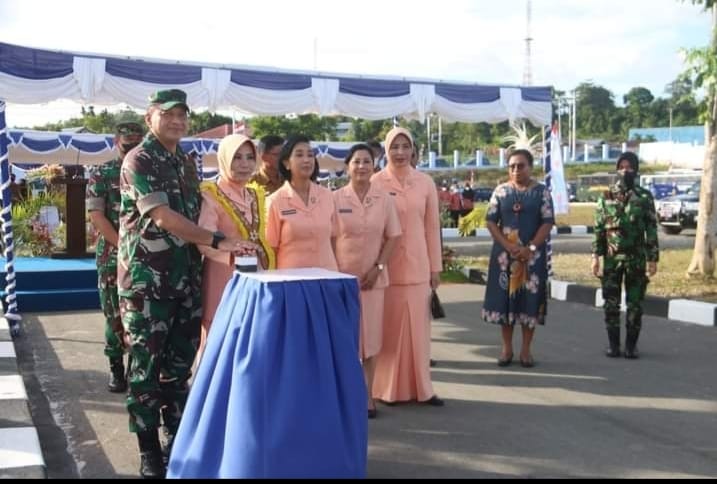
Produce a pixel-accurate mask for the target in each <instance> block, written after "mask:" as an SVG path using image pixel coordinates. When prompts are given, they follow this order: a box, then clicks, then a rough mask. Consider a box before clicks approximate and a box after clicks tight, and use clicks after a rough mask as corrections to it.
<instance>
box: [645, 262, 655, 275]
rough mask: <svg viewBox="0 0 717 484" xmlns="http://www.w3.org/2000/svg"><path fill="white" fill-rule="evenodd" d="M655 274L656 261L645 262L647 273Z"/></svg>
mask: <svg viewBox="0 0 717 484" xmlns="http://www.w3.org/2000/svg"><path fill="white" fill-rule="evenodd" d="M655 274H657V262H648V263H647V275H648V276H650V277H652V276H654V275H655Z"/></svg>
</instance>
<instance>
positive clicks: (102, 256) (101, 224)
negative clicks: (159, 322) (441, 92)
mask: <svg viewBox="0 0 717 484" xmlns="http://www.w3.org/2000/svg"><path fill="white" fill-rule="evenodd" d="M143 134H144V129H143V127H142V125H141V124H139V123H138V122H136V121H134V120H130V119H127V118H125V119H122V118H120V119H119V121H118V122H117V124H116V125H115V140H114V142H115V148H116V149H117V152H118V153H119V156H118V157H117V158H115V159H114V160H110V161H108V162H107V163H104V164H103V165H101V166H99V167H97V169H96V170H95V171H94V172H93V173H92V175H91V176H90V180H89V182H88V184H87V202H86V205H87V211H88V212H89V215H90V220H91V221H92V225H94V226H95V228H96V229H97V231H98V232H99V234H100V237H99V239H98V240H97V247H96V249H95V252H96V254H97V276H98V287H99V290H100V305H101V306H102V312H103V313H104V315H105V355H106V356H107V357H108V358H109V359H110V382H109V384H108V388H109V391H111V392H114V393H122V392H124V391H125V390H127V381H126V380H125V369H124V361H123V355H124V347H123V337H122V335H123V333H124V330H123V329H122V319H121V318H120V311H119V300H118V296H117V243H118V234H117V232H118V230H119V209H120V188H119V178H120V166H122V160H123V159H124V157H125V155H126V154H127V153H128V152H129V151H130V150H131V149H132V148H134V147H135V146H137V145H138V144H139V143H140V142H141V141H142V136H143Z"/></svg>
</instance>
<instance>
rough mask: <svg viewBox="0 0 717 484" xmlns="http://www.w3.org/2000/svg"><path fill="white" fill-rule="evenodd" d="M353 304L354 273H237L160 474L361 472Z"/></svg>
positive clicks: (362, 395) (362, 426) (363, 437)
mask: <svg viewBox="0 0 717 484" xmlns="http://www.w3.org/2000/svg"><path fill="white" fill-rule="evenodd" d="M359 311H360V305H359V290H358V285H357V281H356V279H348V278H347V279H320V280H299V281H289V282H269V283H267V282H262V281H258V280H256V279H254V278H252V277H246V276H243V275H240V274H238V273H235V275H234V277H233V279H232V280H231V281H229V283H228V284H227V287H226V289H225V291H224V295H223V296H222V300H221V303H220V306H219V310H218V311H217V314H216V316H215V318H214V322H213V323H212V328H211V331H210V333H209V339H208V341H207V346H206V349H205V353H204V356H203V357H202V361H201V364H200V365H199V370H198V372H197V375H196V378H195V380H194V383H193V385H192V389H191V392H190V394H189V400H188V402H187V407H186V410H185V413H184V416H183V418H182V422H181V425H180V427H179V431H178V433H177V436H176V439H175V442H174V448H173V450H172V456H171V459H170V463H169V469H168V477H175V478H200V477H201V478H231V477H234V478H363V477H365V475H366V454H367V445H368V442H367V440H368V437H367V419H366V400H367V396H366V386H365V383H364V379H363V372H362V369H361V365H360V362H359V359H358V331H359Z"/></svg>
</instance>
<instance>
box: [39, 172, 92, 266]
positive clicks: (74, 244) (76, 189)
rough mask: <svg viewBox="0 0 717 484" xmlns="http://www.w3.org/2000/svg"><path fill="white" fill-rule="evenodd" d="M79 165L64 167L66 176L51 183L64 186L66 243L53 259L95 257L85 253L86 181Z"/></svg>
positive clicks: (54, 254)
mask: <svg viewBox="0 0 717 484" xmlns="http://www.w3.org/2000/svg"><path fill="white" fill-rule="evenodd" d="M84 171H85V170H84V168H83V167H82V166H81V165H77V166H72V167H66V176H64V177H62V178H56V179H54V180H53V181H52V183H53V184H54V185H66V186H67V189H66V192H65V197H66V198H65V200H66V201H67V214H66V220H65V223H66V226H65V227H66V234H65V236H66V239H65V241H66V243H65V250H63V251H58V252H54V253H53V254H52V255H51V256H50V257H51V258H53V259H87V258H92V257H94V256H95V254H93V253H92V252H87V227H86V225H85V196H86V194H85V191H86V189H87V180H85V177H84Z"/></svg>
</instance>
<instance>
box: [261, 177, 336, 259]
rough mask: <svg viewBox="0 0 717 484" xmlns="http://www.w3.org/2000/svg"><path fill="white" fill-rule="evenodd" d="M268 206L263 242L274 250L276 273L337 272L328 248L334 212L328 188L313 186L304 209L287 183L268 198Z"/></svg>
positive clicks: (334, 219) (332, 230)
mask: <svg viewBox="0 0 717 484" xmlns="http://www.w3.org/2000/svg"><path fill="white" fill-rule="evenodd" d="M267 205H268V207H269V208H268V212H269V213H268V215H267V217H266V241H267V243H268V244H269V245H270V246H271V247H274V248H275V249H276V268H277V269H294V268H300V267H320V268H323V269H328V270H330V271H337V270H338V266H337V265H336V258H335V257H334V250H333V248H332V247H331V237H333V236H335V234H336V209H335V208H334V199H333V197H332V195H331V191H330V190H329V189H328V188H324V187H322V186H321V185H317V184H315V183H312V184H311V187H310V188H309V204H308V206H307V205H305V204H304V201H303V200H302V199H301V197H300V196H299V195H297V194H296V193H295V192H294V189H293V188H292V187H291V185H290V184H289V182H288V181H287V182H284V185H282V187H281V188H279V189H278V190H277V191H275V192H274V193H272V194H271V196H270V197H269V198H267Z"/></svg>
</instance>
